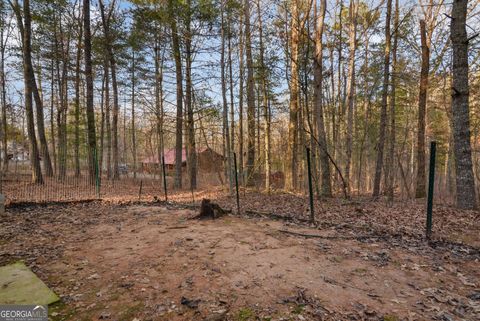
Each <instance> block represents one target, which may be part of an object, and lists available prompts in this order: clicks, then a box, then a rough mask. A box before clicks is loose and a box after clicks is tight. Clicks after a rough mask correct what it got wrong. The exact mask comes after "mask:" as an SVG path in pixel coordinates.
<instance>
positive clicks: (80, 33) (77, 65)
mask: <svg viewBox="0 0 480 321" xmlns="http://www.w3.org/2000/svg"><path fill="white" fill-rule="evenodd" d="M78 29H79V30H78V42H77V57H76V62H75V103H74V104H75V129H74V131H75V141H74V157H75V177H79V176H80V64H81V60H82V37H83V27H82V23H81V22H79V24H78Z"/></svg>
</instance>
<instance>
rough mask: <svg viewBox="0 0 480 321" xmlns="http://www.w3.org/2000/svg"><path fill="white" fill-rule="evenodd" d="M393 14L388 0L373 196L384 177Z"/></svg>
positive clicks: (376, 193)
mask: <svg viewBox="0 0 480 321" xmlns="http://www.w3.org/2000/svg"><path fill="white" fill-rule="evenodd" d="M391 16H392V0H387V16H386V18H385V52H384V57H383V85H382V105H381V108H382V109H381V113H380V132H379V137H378V145H377V160H376V164H375V178H374V181H373V197H374V198H378V196H379V195H380V181H381V179H382V169H383V152H384V147H385V132H386V128H387V107H388V106H387V105H388V93H389V91H388V87H389V86H388V84H389V79H390V46H391V35H390V20H391Z"/></svg>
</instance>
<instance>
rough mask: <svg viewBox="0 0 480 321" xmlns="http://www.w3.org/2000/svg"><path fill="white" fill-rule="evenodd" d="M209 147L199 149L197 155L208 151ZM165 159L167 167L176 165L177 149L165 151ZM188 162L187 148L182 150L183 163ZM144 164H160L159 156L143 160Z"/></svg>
mask: <svg viewBox="0 0 480 321" xmlns="http://www.w3.org/2000/svg"><path fill="white" fill-rule="evenodd" d="M207 150H208V148H207V147H202V148H197V154H199V153H203V152H205V151H207ZM163 154H164V157H165V165H174V164H175V148H171V149H165V150H164V151H163ZM186 161H187V151H186V149H185V148H183V149H182V163H183V162H186ZM142 163H143V164H159V163H160V162H159V161H158V155H155V156H150V157H147V158H145V159H144V160H142Z"/></svg>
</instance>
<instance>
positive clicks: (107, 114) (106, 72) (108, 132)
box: [103, 59, 113, 179]
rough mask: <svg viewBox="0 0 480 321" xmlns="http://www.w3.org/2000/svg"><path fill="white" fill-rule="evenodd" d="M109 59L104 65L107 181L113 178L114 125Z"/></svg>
mask: <svg viewBox="0 0 480 321" xmlns="http://www.w3.org/2000/svg"><path fill="white" fill-rule="evenodd" d="M108 64H109V62H108V59H105V62H104V64H103V74H104V76H105V84H104V86H105V92H104V94H105V98H104V100H103V103H104V104H105V131H106V144H107V146H106V147H107V179H111V178H112V176H113V175H112V125H111V116H110V114H111V106H110V81H109V79H110V76H109V68H108Z"/></svg>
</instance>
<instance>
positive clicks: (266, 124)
mask: <svg viewBox="0 0 480 321" xmlns="http://www.w3.org/2000/svg"><path fill="white" fill-rule="evenodd" d="M257 10H258V30H259V40H260V41H259V45H260V57H259V58H260V71H259V73H260V81H261V83H260V85H261V87H262V95H263V96H262V105H263V106H262V107H263V128H264V135H265V138H264V139H265V150H264V152H265V191H266V192H267V193H270V174H271V160H270V157H271V156H270V154H271V151H270V149H271V147H270V141H271V138H270V104H269V98H268V96H269V94H268V75H267V66H266V65H265V57H264V56H265V48H264V44H263V26H262V12H261V10H260V0H257Z"/></svg>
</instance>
